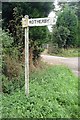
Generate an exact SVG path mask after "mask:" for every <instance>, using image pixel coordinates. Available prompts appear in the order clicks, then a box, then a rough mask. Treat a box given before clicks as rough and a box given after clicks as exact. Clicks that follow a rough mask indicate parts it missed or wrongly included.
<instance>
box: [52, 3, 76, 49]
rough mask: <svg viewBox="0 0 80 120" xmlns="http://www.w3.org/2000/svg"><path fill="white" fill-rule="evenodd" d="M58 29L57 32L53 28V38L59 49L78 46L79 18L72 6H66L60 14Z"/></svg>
mask: <svg viewBox="0 0 80 120" xmlns="http://www.w3.org/2000/svg"><path fill="white" fill-rule="evenodd" d="M56 27H57V28H56V30H55V29H54V28H53V36H54V37H55V39H56V40H57V41H56V40H55V42H56V43H57V44H58V46H59V47H64V48H67V47H70V46H77V28H78V17H77V16H76V14H75V12H74V10H72V9H71V8H70V6H68V5H65V7H64V9H63V10H62V12H60V13H59V15H58V19H57V23H56ZM54 31H55V32H54ZM54 37H53V41H54Z"/></svg>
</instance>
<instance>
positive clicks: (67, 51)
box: [49, 48, 80, 57]
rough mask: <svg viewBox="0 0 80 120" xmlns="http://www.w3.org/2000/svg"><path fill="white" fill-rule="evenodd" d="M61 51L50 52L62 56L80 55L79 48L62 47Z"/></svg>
mask: <svg viewBox="0 0 80 120" xmlns="http://www.w3.org/2000/svg"><path fill="white" fill-rule="evenodd" d="M58 51H59V52H56V53H55V52H54V51H53V52H52V53H49V54H50V55H54V56H62V57H80V49H79V48H69V49H65V50H64V49H60V50H58Z"/></svg>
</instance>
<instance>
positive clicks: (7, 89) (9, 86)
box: [2, 72, 25, 94]
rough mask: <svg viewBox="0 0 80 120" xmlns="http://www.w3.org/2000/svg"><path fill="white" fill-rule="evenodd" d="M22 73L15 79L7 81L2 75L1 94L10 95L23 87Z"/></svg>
mask: <svg viewBox="0 0 80 120" xmlns="http://www.w3.org/2000/svg"><path fill="white" fill-rule="evenodd" d="M24 81H25V79H24V73H23V72H22V73H21V74H20V76H18V77H17V78H12V79H11V80H9V78H8V77H6V76H5V75H4V74H3V75H2V92H3V93H7V94H12V93H13V92H15V91H17V89H18V90H19V89H21V88H22V87H23V86H24Z"/></svg>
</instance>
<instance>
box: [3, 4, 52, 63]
mask: <svg viewBox="0 0 80 120" xmlns="http://www.w3.org/2000/svg"><path fill="white" fill-rule="evenodd" d="M9 6H10V9H11V12H10V11H9ZM6 7H7V9H6V10H7V11H9V13H7V14H6V10H5V8H6ZM52 8H53V5H52V3H47V2H41V3H40V2H37V3H36V2H35V3H3V19H4V22H3V28H4V27H6V28H7V27H8V28H9V30H10V32H11V33H12V36H13V37H14V45H16V46H19V45H20V46H21V47H22V48H23V49H24V36H23V35H22V37H21V32H22V28H21V27H22V26H21V15H23V16H24V15H29V18H38V17H46V16H48V14H49V12H50V11H51V9H52ZM9 14H10V17H9ZM7 15H8V17H7ZM6 23H7V25H6ZM47 32H48V29H47V27H34V28H30V35H29V36H30V40H29V42H30V52H31V53H30V57H31V56H32V58H30V59H33V60H34V62H35V60H36V59H38V58H39V55H40V53H41V51H42V50H41V46H42V44H43V43H44V42H46V40H47V39H46V38H47V37H46V36H47ZM31 61H32V60H31Z"/></svg>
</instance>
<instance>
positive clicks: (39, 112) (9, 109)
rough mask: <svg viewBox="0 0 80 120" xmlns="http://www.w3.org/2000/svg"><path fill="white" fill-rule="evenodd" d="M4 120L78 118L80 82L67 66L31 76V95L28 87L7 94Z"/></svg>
mask: <svg viewBox="0 0 80 120" xmlns="http://www.w3.org/2000/svg"><path fill="white" fill-rule="evenodd" d="M2 106H3V109H2V115H3V118H5V117H6V118H25V117H27V118H54V117H55V118H78V79H77V77H76V76H74V75H73V73H72V72H71V71H70V70H69V69H68V68H66V67H65V66H48V67H46V68H45V69H41V70H38V71H37V70H36V71H35V72H33V73H32V74H31V75H30V94H29V97H26V96H25V94H24V87H23V88H22V90H19V91H17V92H14V93H13V94H12V95H8V94H3V100H2Z"/></svg>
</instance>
